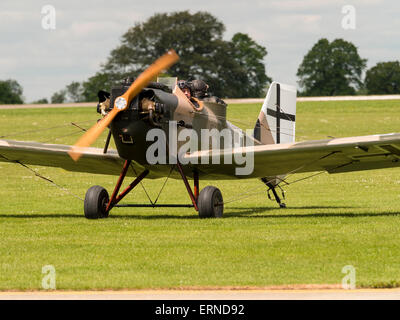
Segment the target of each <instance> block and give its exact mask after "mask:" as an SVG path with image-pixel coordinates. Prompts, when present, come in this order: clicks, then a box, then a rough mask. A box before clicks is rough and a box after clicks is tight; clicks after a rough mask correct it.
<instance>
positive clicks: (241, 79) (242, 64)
mask: <svg viewBox="0 0 400 320" xmlns="http://www.w3.org/2000/svg"><path fill="white" fill-rule="evenodd" d="M224 32H225V26H224V25H223V23H222V22H220V21H219V20H218V19H217V18H216V17H214V16H213V15H211V14H210V13H207V12H197V13H194V14H191V13H190V12H189V11H181V12H173V13H158V14H155V15H153V16H152V17H150V18H149V19H148V20H147V21H145V22H143V23H136V24H135V25H134V26H133V27H131V28H130V29H128V31H127V32H126V33H125V34H124V35H123V36H122V39H121V43H120V45H119V46H118V47H116V48H115V49H113V50H112V51H111V52H110V55H109V57H108V58H107V60H106V62H105V63H104V64H102V65H101V68H100V70H99V71H98V72H97V73H96V74H94V75H93V76H91V77H90V78H89V79H87V80H86V81H83V82H77V81H73V82H71V83H70V84H69V85H67V86H66V87H65V88H64V89H62V90H59V91H57V92H55V93H54V94H53V95H52V97H51V100H50V102H51V103H63V102H89V101H96V100H97V92H98V91H99V90H106V91H109V90H110V88H112V87H113V86H115V85H118V84H119V83H120V82H121V81H122V80H123V79H124V78H127V77H135V76H137V75H139V74H140V73H141V72H142V71H143V70H144V69H146V68H147V66H148V65H150V64H151V63H152V62H153V61H154V60H155V59H157V58H158V57H159V56H161V55H162V54H163V53H165V51H166V50H167V49H169V48H174V49H175V50H176V52H177V53H178V55H179V56H180V60H179V62H178V63H177V64H175V65H174V66H172V67H171V68H170V69H169V70H168V71H167V72H168V74H167V75H172V76H177V77H178V78H179V79H187V80H192V79H202V80H204V81H205V82H207V83H208V84H209V86H210V91H211V93H212V94H214V95H216V96H220V97H223V98H225V97H229V98H247V97H249V98H254V97H262V96H263V95H265V90H266V88H267V87H268V85H269V84H270V83H271V82H272V79H271V78H270V77H269V76H268V75H267V74H266V69H265V65H264V62H263V60H264V58H265V57H266V56H267V53H268V52H267V50H266V48H265V47H263V46H261V45H260V44H258V43H256V41H254V40H253V39H252V38H251V37H250V36H249V35H247V34H244V33H236V34H234V35H233V37H232V38H231V39H230V40H228V41H227V40H224V39H223V34H224ZM366 62H367V60H366V59H363V58H361V57H360V55H359V53H358V50H357V47H356V46H355V45H354V44H352V43H351V42H348V41H345V40H343V39H335V40H333V41H332V42H329V41H328V40H327V39H324V38H323V39H320V40H318V42H317V43H316V44H314V45H313V47H312V48H311V49H310V50H309V51H308V52H307V54H306V55H305V56H304V58H303V61H302V63H301V64H300V66H299V68H298V70H297V76H298V78H299V81H298V83H299V87H300V89H299V92H298V94H299V95H301V96H333V95H354V94H400V62H399V61H388V62H380V63H377V64H376V65H375V66H373V67H372V68H370V69H369V70H367V71H366V72H365V69H366ZM364 72H365V77H364V79H363V78H362V77H363V74H364ZM22 102H23V96H22V87H21V86H20V85H19V84H18V83H17V82H16V81H15V80H5V81H0V104H12V103H22ZM48 102H49V101H48V100H47V99H46V98H43V99H40V100H37V101H35V102H34V103H48Z"/></svg>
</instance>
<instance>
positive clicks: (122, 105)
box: [68, 50, 179, 161]
mask: <svg viewBox="0 0 400 320" xmlns="http://www.w3.org/2000/svg"><path fill="white" fill-rule="evenodd" d="M178 59H179V56H178V55H177V53H176V52H175V51H174V50H169V51H168V52H167V53H166V54H164V55H163V56H161V57H160V58H158V59H157V60H156V61H155V62H154V63H153V64H152V65H151V66H149V67H148V68H147V69H146V70H145V71H143V73H141V74H140V75H139V77H137V79H136V80H135V81H134V82H133V83H132V84H131V86H130V87H129V89H128V90H127V91H126V92H125V93H124V94H123V95H122V96H120V97H117V98H116V99H115V102H114V107H113V109H112V110H111V111H110V112H109V113H108V114H107V115H106V116H105V117H104V118H103V119H102V120H100V121H99V122H97V123H96V124H95V125H94V126H93V127H91V128H90V129H89V130H88V131H86V133H85V134H84V135H83V136H82V137H81V138H80V139H79V140H78V141H77V142H76V143H75V144H74V145H73V146H72V147H71V149H70V150H69V151H68V154H69V155H70V156H71V158H72V159H73V160H75V161H77V160H78V159H79V158H80V157H81V155H82V152H83V151H84V150H85V148H87V147H89V146H90V145H91V144H92V143H93V142H95V141H96V139H97V138H98V137H99V136H100V135H101V133H102V132H103V131H104V129H105V128H107V127H108V125H109V124H110V123H111V122H112V121H113V119H114V118H115V117H116V115H117V114H118V113H119V112H121V111H123V110H125V109H127V108H128V107H129V104H130V102H131V100H132V99H133V98H134V97H135V96H136V95H138V94H139V93H140V91H141V90H142V89H143V88H144V87H145V86H146V85H147V84H148V83H149V82H150V81H151V80H152V79H153V78H154V77H155V76H157V75H158V74H159V73H160V72H161V71H162V70H164V69H168V68H169V67H170V66H172V65H173V64H174V63H175V62H176V61H178Z"/></svg>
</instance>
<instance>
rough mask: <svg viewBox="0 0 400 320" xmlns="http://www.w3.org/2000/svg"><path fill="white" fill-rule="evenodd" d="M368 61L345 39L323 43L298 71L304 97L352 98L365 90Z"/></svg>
mask: <svg viewBox="0 0 400 320" xmlns="http://www.w3.org/2000/svg"><path fill="white" fill-rule="evenodd" d="M366 62H367V60H366V59H362V58H360V56H359V55H358V52H357V48H356V47H355V46H354V45H353V44H352V43H351V42H347V41H345V40H343V39H336V40H334V41H332V42H331V43H329V41H328V40H327V39H320V40H319V41H318V42H317V43H316V44H315V45H314V46H313V47H312V49H311V50H310V51H309V52H308V53H307V54H306V55H305V57H304V59H303V62H302V63H301V65H300V66H299V69H298V70H297V76H298V77H299V79H300V81H299V84H300V87H301V88H303V91H302V92H301V94H302V95H305V96H333V95H353V94H355V93H356V90H357V89H358V88H360V87H361V86H362V82H361V74H362V71H363V70H364V69H365V67H366Z"/></svg>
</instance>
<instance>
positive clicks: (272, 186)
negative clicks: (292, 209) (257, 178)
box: [261, 178, 286, 208]
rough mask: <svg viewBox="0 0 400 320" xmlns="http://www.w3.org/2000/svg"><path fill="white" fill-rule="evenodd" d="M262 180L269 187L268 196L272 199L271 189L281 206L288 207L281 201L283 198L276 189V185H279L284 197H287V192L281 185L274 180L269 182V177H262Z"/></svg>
mask: <svg viewBox="0 0 400 320" xmlns="http://www.w3.org/2000/svg"><path fill="white" fill-rule="evenodd" d="M261 181H262V182H264V184H265V185H266V186H267V187H268V188H269V189H268V191H267V194H268V198H269V199H270V200H272V198H271V195H270V194H269V191H270V190H271V191H272V193H273V195H274V198H275V201H276V202H277V203H278V204H279V208H286V204H285V203H283V202H282V201H281V198H280V197H279V195H278V193H277V192H276V190H275V188H276V187H279V188H280V189H281V191H282V198H283V199H285V193H284V191H283V190H282V188H281V187H280V186H279V184H276V185H274V184H273V183H272V182H269V181H268V179H267V178H262V179H261Z"/></svg>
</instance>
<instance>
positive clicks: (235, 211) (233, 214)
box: [0, 206, 400, 221]
mask: <svg viewBox="0 0 400 320" xmlns="http://www.w3.org/2000/svg"><path fill="white" fill-rule="evenodd" d="M304 209H309V210H318V212H314V213H313V212H311V213H307V214H304V213H302V214H296V213H295V212H293V213H283V212H288V211H289V212H290V211H292V210H304ZM324 209H360V208H358V207H346V206H321V207H319V206H305V207H288V208H284V209H280V208H276V207H250V208H243V207H229V208H226V210H225V214H224V219H229V218H238V217H248V218H330V217H342V218H359V217H381V216H398V215H400V212H387V211H383V212H376V213H368V212H323V211H320V210H324ZM272 210H274V211H277V210H278V211H280V210H282V213H271V214H262V213H267V212H268V211H272ZM113 213H114V214H113ZM260 213H261V214H260ZM0 218H22V219H42V218H44V219H60V218H80V219H85V217H84V215H83V214H56V213H54V214H0ZM108 219H136V220H163V219H175V220H194V219H199V217H198V214H197V212H195V211H194V210H193V212H192V213H191V214H187V215H186V214H185V215H174V214H152V213H151V212H149V213H148V214H147V213H146V214H145V213H144V214H141V215H138V214H118V212H117V211H113V212H111V214H110V216H109V218H108ZM85 220H86V219H85ZM99 220H103V219H99ZM94 221H96V220H94Z"/></svg>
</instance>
